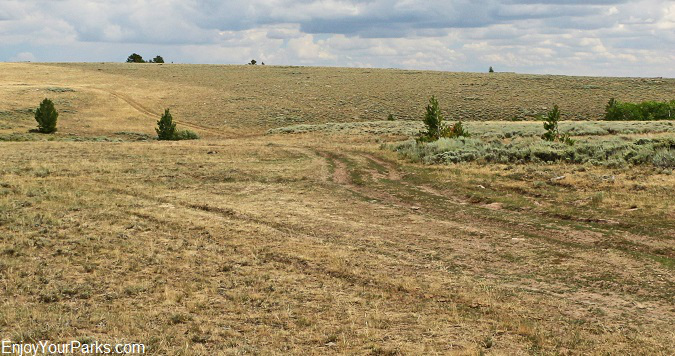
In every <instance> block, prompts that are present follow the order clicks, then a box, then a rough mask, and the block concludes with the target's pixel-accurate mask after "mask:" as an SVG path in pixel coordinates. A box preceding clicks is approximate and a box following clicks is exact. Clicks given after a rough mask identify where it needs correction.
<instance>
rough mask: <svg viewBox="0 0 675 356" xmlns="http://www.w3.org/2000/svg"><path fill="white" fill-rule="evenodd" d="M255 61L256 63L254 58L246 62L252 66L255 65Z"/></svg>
mask: <svg viewBox="0 0 675 356" xmlns="http://www.w3.org/2000/svg"><path fill="white" fill-rule="evenodd" d="M256 63H258V61H256V60H255V59H251V62H249V63H248V64H250V65H252V66H254V65H256Z"/></svg>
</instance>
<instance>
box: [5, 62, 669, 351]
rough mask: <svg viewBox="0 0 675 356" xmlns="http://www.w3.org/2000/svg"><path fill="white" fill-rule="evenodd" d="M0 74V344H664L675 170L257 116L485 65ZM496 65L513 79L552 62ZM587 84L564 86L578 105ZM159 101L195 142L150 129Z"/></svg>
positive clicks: (487, 347)
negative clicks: (418, 158) (415, 159)
mask: <svg viewBox="0 0 675 356" xmlns="http://www.w3.org/2000/svg"><path fill="white" fill-rule="evenodd" d="M98 69H101V70H98ZM0 70H2V73H3V77H2V78H0V95H2V97H3V101H2V102H0V111H2V112H3V113H4V114H0V135H4V136H2V137H6V140H7V141H16V142H0V157H1V158H2V159H1V160H0V256H1V258H0V282H1V285H2V289H0V293H1V296H0V300H1V301H2V303H1V304H0V337H2V338H3V339H11V340H16V341H34V340H43V339H48V340H52V341H66V340H71V339H78V340H82V341H93V340H98V341H106V342H111V341H122V340H124V341H130V342H143V343H146V344H147V345H148V350H149V352H150V353H151V354H162V355H166V354H176V355H180V354H184V355H194V354H205V355H206V354H246V353H252V354H299V353H305V354H337V353H354V354H375V355H378V354H379V355H381V354H462V355H464V354H465V355H477V354H481V353H493V354H604V353H611V354H664V355H665V354H670V353H672V339H673V331H672V325H673V323H674V322H675V309H674V308H675V305H674V304H673V300H674V299H675V298H674V297H675V295H674V294H673V291H675V288H674V287H675V286H674V282H675V278H674V275H673V268H674V267H675V266H674V265H673V259H674V258H675V256H674V254H675V248H674V245H673V239H674V237H675V209H674V208H673V204H672V201H675V196H674V194H673V192H674V191H675V179H674V178H673V175H672V172H669V171H667V170H663V169H657V168H655V167H653V166H644V165H638V166H630V167H624V168H611V167H605V166H594V165H578V164H562V163H556V164H546V163H532V164H522V165H508V164H490V165H487V164H480V163H463V164H455V165H424V164H418V163H412V162H409V161H405V160H401V159H400V158H399V156H398V154H397V153H396V152H392V151H390V150H383V149H380V143H381V142H385V141H387V140H389V139H390V135H389V133H386V132H383V133H372V132H368V131H367V130H364V131H362V132H361V133H358V132H356V131H354V132H348V134H345V133H339V132H335V131H331V132H325V130H324V131H315V132H309V133H299V134H293V135H288V134H265V133H266V132H267V130H269V129H273V128H275V127H282V126H288V125H289V123H288V122H286V121H289V120H285V119H284V120H281V119H278V117H277V116H275V115H276V113H281V112H285V111H288V112H293V113H294V115H295V114H297V115H298V116H297V117H300V118H303V120H305V121H303V122H304V123H308V124H316V125H318V124H322V123H328V122H343V123H350V122H352V121H359V120H360V121H365V120H364V119H366V118H365V117H359V119H355V118H354V117H353V113H354V112H353V111H360V110H362V109H363V108H364V107H369V106H363V105H366V104H365V102H364V101H355V103H353V104H352V103H351V102H350V101H349V100H351V99H350V98H352V97H351V96H352V95H353V96H354V98H356V97H357V96H358V94H359V93H361V90H363V91H370V90H374V89H375V88H385V87H386V88H388V89H386V91H383V93H378V92H377V91H372V92H371V95H372V96H373V97H377V98H378V100H379V101H378V102H380V103H381V104H378V105H382V107H383V109H382V111H383V114H384V112H386V111H388V110H384V108H385V107H386V104H387V103H388V102H390V103H391V105H392V107H394V108H395V109H396V107H397V106H399V108H398V109H396V110H401V111H406V110H407V112H409V113H410V114H409V115H413V113H416V112H421V109H420V105H422V106H423V104H424V103H425V100H426V98H424V96H426V94H427V93H420V94H419V98H418V95H417V94H415V95H412V94H410V92H409V91H408V90H410V91H413V86H412V84H409V83H412V82H415V83H417V82H420V83H422V84H419V85H420V86H423V84H424V83H427V84H429V85H431V87H434V86H436V85H437V86H438V88H446V89H447V90H449V91H452V90H464V89H461V88H465V87H467V88H472V87H473V86H475V85H471V86H468V85H467V86H462V85H460V84H462V83H465V84H470V83H481V80H490V79H489V78H488V79H483V78H484V76H483V75H482V74H476V75H473V74H453V73H430V72H405V71H386V70H370V73H364V72H365V71H366V70H361V69H351V70H349V69H330V68H275V67H266V68H249V67H223V66H180V65H165V66H151V65H116V64H100V65H99V64H82V65H79V64H68V65H41V64H0ZM295 72H298V73H303V75H304V74H306V73H310V74H309V76H310V79H312V80H311V81H310V80H309V79H307V78H304V79H301V78H302V77H297V81H296V82H294V81H293V80H290V79H289V78H296V77H294V76H300V74H290V73H295ZM221 73H222V78H221V77H220V75H221ZM364 74H370V75H369V76H365V75H364ZM305 77H306V75H305ZM502 77H503V78H502ZM355 78H361V79H360V81H358V82H354V79H355ZM392 78H393V79H392ZM400 78H405V80H402V79H400ZM439 78H451V79H452V80H450V79H447V80H448V83H445V82H443V80H440V83H438V81H439ZM486 78H487V77H486ZM499 78H500V79H499V80H500V81H502V82H503V83H504V85H506V83H512V84H509V85H513V86H514V87H513V90H516V89H518V88H519V86H517V85H522V86H523V93H529V90H530V88H531V85H528V83H534V85H536V83H549V81H550V79H551V78H549V77H537V76H518V75H507V74H504V75H502V76H501V77H499ZM509 78H510V79H511V80H512V82H509V80H507V79H509ZM542 78H543V79H546V80H543V79H542ZM305 79H307V80H305ZM562 80H563V81H564V83H567V84H565V85H567V86H568V87H569V88H576V87H577V86H579V89H578V90H577V89H574V90H572V89H569V91H566V90H564V89H561V90H560V92H559V93H560V94H557V95H560V96H564V97H565V99H566V100H567V99H570V100H571V99H572V98H573V97H575V96H576V95H578V94H576V93H577V91H579V92H583V91H586V90H590V91H599V90H607V91H611V90H610V89H600V88H596V87H595V86H600V84H597V83H603V88H604V87H605V86H606V87H607V88H613V89H612V90H614V89H615V90H616V91H617V92H621V93H624V94H626V96H628V95H629V94H628V93H633V94H630V95H634V96H635V97H639V96H641V95H643V96H644V99H645V100H646V99H658V100H664V99H666V98H664V97H665V96H668V95H671V96H672V93H673V90H674V88H673V87H674V85H673V83H674V82H673V81H672V80H667V79H658V80H657V79H654V80H651V79H649V80H644V81H643V80H641V79H612V78H601V79H599V78H562ZM399 81H400V85H399V87H401V88H402V89H401V91H400V94H399V95H400V96H394V97H391V98H388V97H387V95H390V94H391V93H392V92H393V91H394V89H396V86H395V85H394V84H397V85H398V84H399ZM284 83H286V84H287V85H286V86H285V87H284ZM383 83H384V84H387V85H384V84H383ZM523 83H525V84H523ZM305 84H307V87H305ZM275 85H278V86H279V87H278V88H277V90H278V92H272V93H269V92H267V91H265V89H266V88H276V87H275ZM341 85H342V86H344V87H343V88H339V89H340V90H337V89H336V91H331V90H327V89H326V90H323V89H322V90H318V89H319V88H328V86H330V87H331V88H335V87H338V86H341ZM415 85H418V84H415ZM453 85H457V86H458V87H459V88H460V89H456V88H454V87H453ZM542 85H543V84H542ZM546 85H550V84H546ZM478 86H480V85H478ZM584 86H589V87H588V89H583V88H584ZM352 87H353V88H352ZM482 87H483V89H482V90H484V92H481V93H483V94H482V95H484V97H489V98H492V99H490V100H494V102H498V101H507V99H509V98H510V97H506V96H505V94H503V93H502V92H501V91H498V90H492V91H485V90H488V88H490V85H489V84H488V85H483V86H482ZM632 87H635V90H632V89H631V88H632ZM48 88H69V89H70V90H72V91H68V90H65V91H64V90H63V89H61V90H60V91H58V90H57V91H54V90H50V89H48ZM563 88H566V87H563ZM347 89H353V90H354V91H353V92H351V91H349V90H347ZM310 92H311V93H316V94H311V95H315V96H316V97H317V98H323V99H322V100H327V99H326V96H331V95H332V96H331V97H332V98H335V100H344V101H345V102H346V104H344V110H338V109H335V108H336V107H337V106H335V104H334V103H333V104H331V105H334V106H333V109H335V110H328V109H326V107H323V108H322V107H320V102H321V101H313V100H318V99H307V100H305V98H304V97H303V96H302V95H308V93H310ZM500 93H502V94H500ZM533 93H534V92H533ZM544 93H545V94H546V93H548V92H546V91H544ZM550 93H558V92H556V91H554V90H553V89H551V91H550ZM571 93H574V94H571ZM297 94H300V96H294V95H297ZM219 95H220V96H219ZM380 95H381V96H380ZM509 95H512V94H509ZM524 95H525V94H519V95H518V96H515V95H513V97H516V98H517V97H521V96H524ZM542 95H543V94H542ZM566 95H569V97H568V96H566ZM659 95H662V96H664V97H659ZM44 96H50V97H53V98H55V99H56V100H57V109H61V112H62V116H61V117H60V120H61V121H60V122H59V132H58V133H57V134H56V135H54V136H53V137H52V141H48V140H46V139H45V138H44V136H41V135H32V134H27V133H26V131H27V130H28V129H29V128H31V127H32V126H33V123H32V122H31V120H32V118H31V115H30V112H29V111H27V109H29V108H31V107H33V106H35V105H36V103H38V102H39V100H41V99H42V98H43V97H44ZM281 96H283V99H281V98H280V97H281ZM618 96H619V95H617V97H618ZM4 98H6V99H4ZM219 98H220V99H219ZM337 98H340V99H337ZM352 99H353V98H352ZM418 99H419V100H418ZM331 100H333V99H331ZM530 100H532V101H533V102H534V101H541V102H546V103H548V102H549V100H548V99H547V98H544V97H543V96H535V97H533V98H532V99H530ZM588 100H589V99H588V98H587V97H586V96H583V95H579V103H580V106H581V108H580V109H579V115H582V114H583V113H584V111H583V106H584V105H590V101H588ZM475 101H477V100H468V101H466V102H467V103H472V105H474V104H475V103H474V102H475ZM604 101H605V99H604V98H603V99H602V100H599V99H598V103H600V104H599V105H601V107H602V105H604ZM328 102H330V100H329V101H328ZM336 102H337V101H336ZM413 102H414V105H413V104H410V103H413ZM59 103H60V104H59ZM202 103H204V104H202ZM406 103H408V104H409V105H410V107H407V106H406V105H408V104H406ZM525 103H526V102H525V101H523V105H525ZM59 105H61V106H59ZM368 105H369V104H368ZM483 105H485V103H483V104H480V105H478V104H476V106H475V107H474V106H471V107H470V108H471V109H470V110H478V109H476V108H479V107H483ZM513 105H516V106H517V105H520V104H513ZM537 105H538V103H537ZM313 106H316V107H313ZM163 107H171V108H172V112H173V113H174V117H175V118H176V119H178V120H179V127H180V126H181V125H184V126H185V127H189V128H191V129H194V130H195V131H197V132H198V133H199V134H200V135H201V136H202V137H204V139H202V140H197V141H190V142H185V141H181V142H158V141H154V140H152V139H148V138H149V137H150V135H152V134H153V132H152V129H153V127H154V124H155V121H156V120H157V119H158V118H159V113H160V112H161V109H162V108H163ZM589 107H590V106H589ZM64 108H65V109H66V110H68V111H65V112H64V110H63V109H64ZM295 109H297V110H299V111H298V112H294V111H292V110H295ZM494 109H495V110H497V111H499V110H502V109H500V108H499V107H495V108H494ZM368 110H369V112H370V110H371V109H368ZM466 110H469V109H466ZM503 110H506V111H504V112H505V113H506V112H507V111H508V110H507V109H503ZM532 110H533V109H532ZM589 112H591V114H592V113H593V112H592V111H589ZM315 113H323V114H322V115H323V116H322V115H319V116H317V117H314V116H313V115H314V114H315ZM509 113H510V112H509ZM415 115H417V114H415ZM505 115H507V116H508V113H507V114H505ZM593 115H594V114H593ZM284 117H286V116H284ZM294 117H295V116H294ZM486 119H487V117H486ZM290 124H295V123H294V122H291V123H290ZM471 124H472V125H473V124H474V123H471ZM330 125H333V124H330ZM364 125H365V124H364ZM401 125H403V124H401ZM495 125H497V124H495ZM652 131H654V132H661V133H660V134H657V133H651V132H652ZM670 132H671V131H670V129H669V128H667V127H666V128H665V129H663V130H660V129H656V128H653V130H650V131H649V132H637V133H635V134H639V135H647V136H649V135H652V134H653V135H664V134H666V135H667V134H669V133H670ZM404 134H405V133H403V135H404ZM144 135H145V136H144ZM393 135H394V136H396V135H399V136H400V135H402V134H401V131H397V132H396V133H395V134H393ZM19 138H21V139H25V140H26V141H20V139H19Z"/></svg>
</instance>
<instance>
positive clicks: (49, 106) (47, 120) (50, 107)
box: [35, 99, 59, 133]
mask: <svg viewBox="0 0 675 356" xmlns="http://www.w3.org/2000/svg"><path fill="white" fill-rule="evenodd" d="M58 117H59V113H58V112H57V111H56V109H55V108H54V103H53V102H52V101H51V100H49V99H45V100H42V102H41V103H40V107H38V108H37V110H35V121H37V123H38V129H37V131H38V132H41V133H53V132H56V120H57V119H58Z"/></svg>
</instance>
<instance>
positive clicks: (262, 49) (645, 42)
mask: <svg viewBox="0 0 675 356" xmlns="http://www.w3.org/2000/svg"><path fill="white" fill-rule="evenodd" d="M0 43H3V46H2V48H0V60H8V59H12V58H15V57H16V56H17V55H16V53H19V52H27V53H29V52H30V53H35V54H36V55H37V57H38V58H40V59H41V60H59V61H68V60H78V61H81V60H96V61H100V60H112V61H119V60H120V58H126V56H127V55H128V53H126V51H128V50H129V49H132V51H134V52H139V53H141V54H145V53H144V51H152V52H151V53H147V54H145V55H146V56H150V55H153V56H154V55H155V54H157V52H159V51H161V53H160V54H162V55H163V56H164V57H165V58H166V59H167V60H173V61H176V62H200V63H245V62H248V61H249V60H250V59H251V58H256V59H258V60H263V61H265V62H266V63H268V64H307V65H346V66H364V65H375V66H379V67H402V68H424V69H439V70H469V71H476V70H479V71H482V70H484V69H485V68H487V67H488V66H490V65H496V66H499V67H501V68H499V69H500V70H508V71H518V72H539V73H541V72H548V73H565V74H602V75H644V76H671V77H672V76H675V61H674V58H675V4H673V2H672V1H669V0H638V1H621V0H553V1H544V0H501V1H500V0H486V1H481V2H476V1H471V0H455V1H446V2H428V1H422V0H248V1H246V2H243V1H231V0H230V1H219V0H200V1H197V0H194V1H183V0H117V1H101V0H96V1H93V0H59V1H46V0H21V1H19V0H3V2H2V6H0ZM84 48H86V49H87V51H86V52H82V50H83V49H84ZM55 49H56V50H55ZM92 49H93V50H92ZM117 52H119V53H117ZM636 63H639V64H640V65H636ZM495 69H498V68H495Z"/></svg>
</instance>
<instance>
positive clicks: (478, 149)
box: [388, 138, 675, 167]
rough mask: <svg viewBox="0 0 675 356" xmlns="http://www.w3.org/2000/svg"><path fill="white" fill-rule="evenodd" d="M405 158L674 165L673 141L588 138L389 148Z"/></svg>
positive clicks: (448, 141)
mask: <svg viewBox="0 0 675 356" xmlns="http://www.w3.org/2000/svg"><path fill="white" fill-rule="evenodd" d="M388 147H389V148H391V149H393V150H395V151H397V152H399V153H400V154H401V155H402V156H404V157H405V158H408V159H410V160H412V161H415V162H423V163H459V162H472V161H478V162H484V163H529V162H569V163H591V164H594V165H604V166H614V167H620V166H625V165H640V164H654V165H656V166H660V167H673V166H675V163H674V162H675V139H673V138H659V139H656V138H654V139H645V138H642V139H637V140H632V141H628V140H626V139H622V138H612V139H608V140H597V139H588V140H584V141H580V142H578V143H577V144H576V145H574V146H570V145H565V144H563V143H560V142H550V141H538V140H533V139H532V138H530V139H518V140H513V141H511V142H508V143H504V142H503V141H502V140H499V139H494V140H491V141H484V140H480V139H474V138H460V139H454V140H451V139H445V138H441V139H439V140H438V141H435V142H430V143H424V144H421V143H419V142H416V141H406V142H403V143H399V144H394V145H389V146H388Z"/></svg>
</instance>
